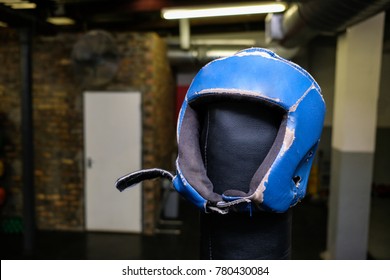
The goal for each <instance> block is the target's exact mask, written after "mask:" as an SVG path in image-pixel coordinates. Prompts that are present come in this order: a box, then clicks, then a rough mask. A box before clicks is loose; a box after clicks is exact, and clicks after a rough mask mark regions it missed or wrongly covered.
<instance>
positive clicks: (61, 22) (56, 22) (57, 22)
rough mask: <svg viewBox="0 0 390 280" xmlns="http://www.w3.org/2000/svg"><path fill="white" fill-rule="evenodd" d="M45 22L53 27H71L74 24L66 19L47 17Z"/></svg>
mask: <svg viewBox="0 0 390 280" xmlns="http://www.w3.org/2000/svg"><path fill="white" fill-rule="evenodd" d="M47 22H49V23H51V24H54V25H72V24H75V21H74V20H73V19H71V18H68V17H49V18H47Z"/></svg>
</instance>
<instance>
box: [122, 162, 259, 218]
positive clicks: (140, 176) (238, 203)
mask: <svg viewBox="0 0 390 280" xmlns="http://www.w3.org/2000/svg"><path fill="white" fill-rule="evenodd" d="M156 178H165V179H168V180H169V181H171V182H172V181H173V178H174V175H173V174H172V173H171V172H169V171H166V170H164V169H160V168H151V169H143V170H139V171H136V172H132V173H130V174H127V175H125V176H122V177H120V178H119V179H118V180H117V181H116V183H115V187H116V188H117V189H118V190H119V191H121V192H122V191H124V190H125V189H127V188H130V187H132V186H134V185H136V184H138V183H140V182H142V181H144V180H151V179H156ZM248 207H249V208H250V211H251V208H252V207H251V201H250V200H249V199H248V198H246V197H242V198H239V197H237V198H230V199H228V200H226V201H220V202H217V203H213V204H211V203H210V202H208V203H207V205H206V209H205V210H206V212H209V211H211V212H217V213H220V214H227V213H229V211H231V210H233V211H245V212H246V211H248V209H249V208H248ZM207 210H209V211H207Z"/></svg>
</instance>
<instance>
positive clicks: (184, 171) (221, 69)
mask: <svg viewBox="0 0 390 280" xmlns="http://www.w3.org/2000/svg"><path fill="white" fill-rule="evenodd" d="M215 99H222V100H241V101H242V100H246V101H248V102H254V103H255V104H257V103H258V104H266V105H267V106H270V107H275V108H277V109H278V111H279V112H282V115H283V116H282V119H281V123H280V126H279V128H278V131H277V134H276V137H275V140H274V142H273V143H272V145H271V148H270V149H269V151H268V153H267V155H266V156H265V158H264V160H263V161H262V163H261V164H260V165H259V166H258V168H257V170H256V171H255V172H254V174H253V177H252V178H251V180H250V183H249V186H248V188H247V189H248V191H247V192H243V191H239V190H235V189H231V190H227V191H225V192H223V193H222V194H219V193H216V192H215V191H214V187H213V183H212V181H211V180H210V179H209V177H208V174H207V168H206V167H205V163H204V155H203V156H202V151H201V147H200V140H199V139H200V137H201V135H200V133H201V132H200V131H201V129H200V126H201V125H202V124H201V118H202V116H201V113H200V112H199V109H198V107H199V106H196V104H199V103H202V102H205V103H207V102H208V100H215ZM260 108H261V107H260V106H259V110H260ZM324 116H325V102H324V99H323V97H322V95H321V93H320V87H319V86H318V84H317V83H316V82H315V80H314V79H313V78H312V77H311V76H310V75H309V74H308V73H307V72H306V71H305V70H304V69H303V68H301V67H300V66H298V65H296V64H294V63H292V62H290V61H287V60H285V59H283V58H281V57H279V56H278V55H276V54H275V53H273V52H271V51H269V50H266V49H261V48H251V49H246V50H243V51H240V52H238V53H236V54H234V55H232V56H229V57H225V58H221V59H217V60H214V61H212V62H210V63H209V64H207V65H206V66H204V67H203V68H202V69H201V70H200V71H199V72H198V74H197V75H196V76H195V78H194V79H193V81H192V83H191V86H190V88H189V89H188V92H187V95H186V97H185V100H184V102H183V104H182V108H181V111H180V115H179V119H178V124H177V143H178V157H177V160H176V175H175V176H174V175H172V174H170V173H169V172H167V171H164V170H160V169H151V170H144V171H138V172H135V173H132V174H130V175H126V176H124V177H122V178H120V179H119V180H118V182H117V187H118V188H119V189H120V190H123V189H125V188H126V187H128V186H130V185H133V184H135V183H138V182H140V181H142V180H144V179H148V178H154V177H157V176H161V177H166V178H169V179H171V180H172V181H173V186H174V188H175V189H176V190H177V191H178V192H179V193H180V194H181V195H182V196H184V197H185V198H186V199H187V200H189V201H190V202H192V203H193V204H195V205H196V206H197V207H199V208H200V209H202V210H203V211H205V212H210V211H216V212H219V213H227V212H229V211H230V210H232V209H234V210H238V211H242V210H247V209H249V210H252V209H253V208H254V206H255V208H256V209H261V210H266V211H275V212H284V211H286V210H287V209H288V208H289V207H291V206H293V205H295V204H296V203H297V202H299V201H300V200H301V199H302V198H303V197H304V195H305V192H306V186H307V182H308V178H309V173H310V169H311V166H312V163H313V157H314V154H315V151H316V149H317V146H318V142H319V139H320V135H321V131H322V127H323V122H324Z"/></svg>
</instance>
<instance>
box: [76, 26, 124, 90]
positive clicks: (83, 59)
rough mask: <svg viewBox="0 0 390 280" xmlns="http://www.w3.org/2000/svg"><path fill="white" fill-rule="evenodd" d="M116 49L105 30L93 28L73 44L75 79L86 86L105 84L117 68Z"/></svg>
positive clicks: (93, 86) (111, 38)
mask: <svg viewBox="0 0 390 280" xmlns="http://www.w3.org/2000/svg"><path fill="white" fill-rule="evenodd" d="M118 61H119V55H118V49H117V47H116V44H115V40H114V38H113V37H112V36H111V35H110V34H109V33H108V32H106V31H102V30H93V31H90V32H88V33H86V34H85V35H83V36H82V37H81V38H80V39H79V40H78V41H77V42H76V44H75V45H74V47H73V50H72V62H73V66H74V74H75V79H76V81H77V82H78V83H79V84H80V85H82V86H83V87H86V88H93V89H95V88H100V87H102V86H105V85H107V84H108V83H109V82H110V81H111V80H112V79H113V78H114V77H115V74H116V72H117V70H118Z"/></svg>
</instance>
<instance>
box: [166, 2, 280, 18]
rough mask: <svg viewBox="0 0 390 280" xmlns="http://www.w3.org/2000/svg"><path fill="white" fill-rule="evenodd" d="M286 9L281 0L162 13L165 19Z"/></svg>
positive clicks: (187, 8) (173, 9) (188, 8)
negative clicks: (278, 0) (279, 0)
mask: <svg viewBox="0 0 390 280" xmlns="http://www.w3.org/2000/svg"><path fill="white" fill-rule="evenodd" d="M284 10H286V4H284V3H281V2H261V3H258V4H255V3H253V2H252V3H237V4H230V5H218V6H217V5H209V6H192V7H177V8H165V9H162V10H161V15H162V17H163V18H165V19H182V18H202V17H221V16H234V15H251V14H266V13H278V12H283V11H284Z"/></svg>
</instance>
